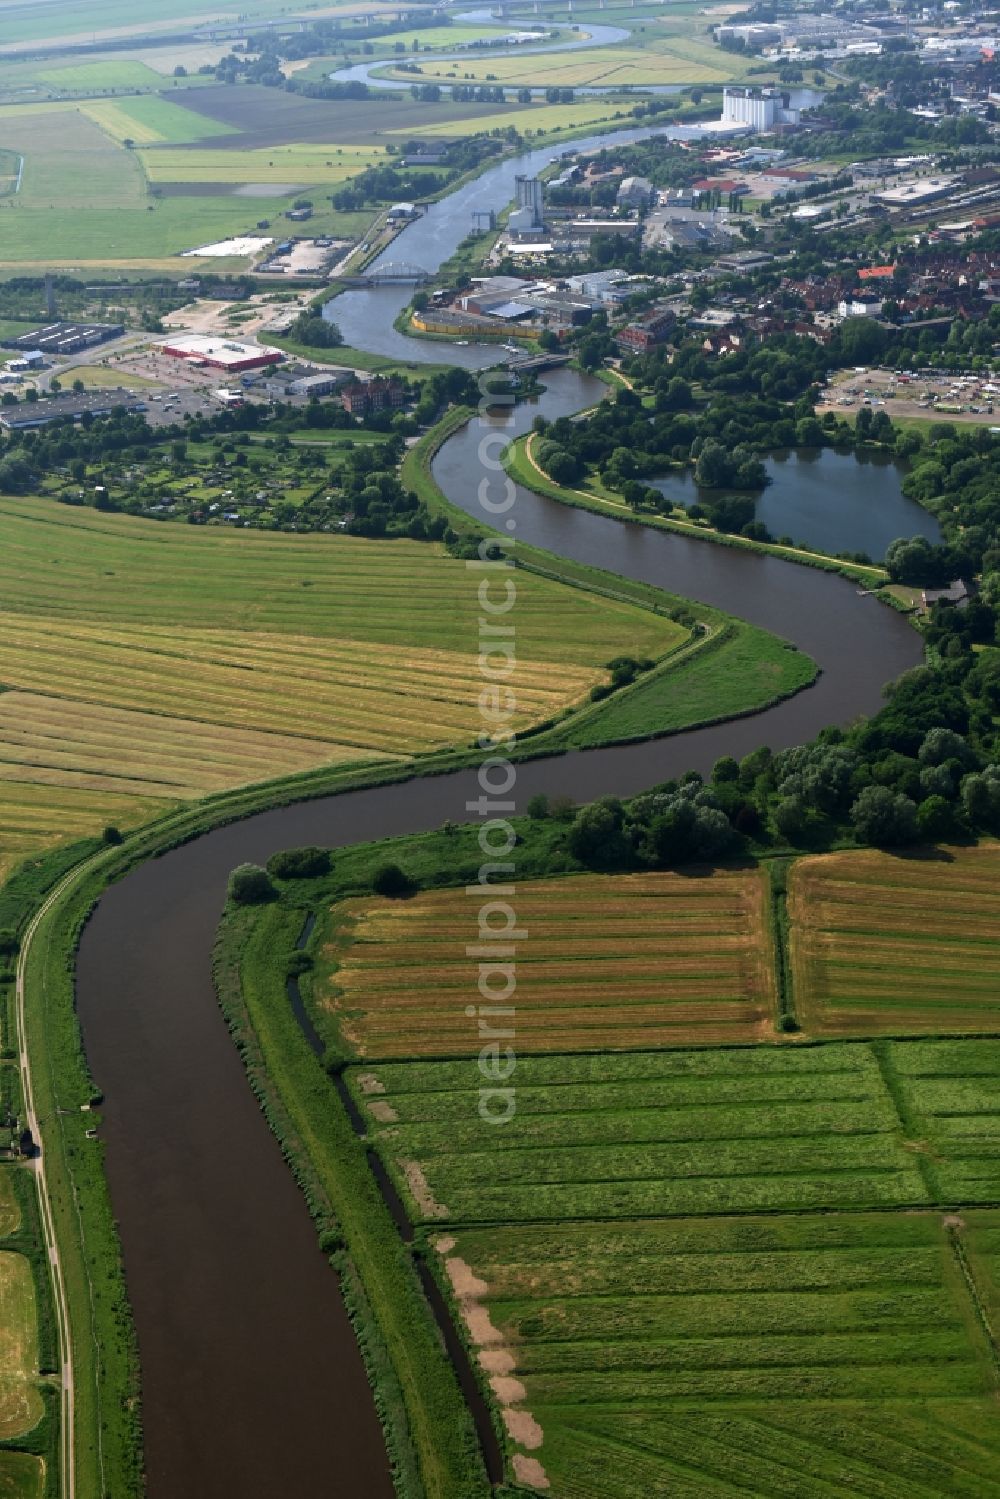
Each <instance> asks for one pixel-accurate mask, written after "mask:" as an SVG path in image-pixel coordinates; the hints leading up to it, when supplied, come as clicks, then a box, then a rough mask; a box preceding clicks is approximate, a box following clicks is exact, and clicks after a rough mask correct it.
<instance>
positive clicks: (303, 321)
mask: <svg viewBox="0 0 1000 1499" xmlns="http://www.w3.org/2000/svg"><path fill="white" fill-rule="evenodd" d="M288 336H289V338H291V339H294V341H295V342H296V343H299V344H304V345H305V347H306V348H307V349H336V348H339V347H340V345H341V344H342V343H343V342H344V339H343V335H342V334H341V331H340V329H339V328H338V327H337V324H336V323H332V322H330V321H329V319H327V318H325V317H324V316H323V314H322V313H321V312H318V311H317V310H316V309H314V308H307V309H306V310H305V311H304V312H300V313H299V315H298V317H297V318H296V319H295V321H294V323H292V324H291V326H290V327H289V329H288Z"/></svg>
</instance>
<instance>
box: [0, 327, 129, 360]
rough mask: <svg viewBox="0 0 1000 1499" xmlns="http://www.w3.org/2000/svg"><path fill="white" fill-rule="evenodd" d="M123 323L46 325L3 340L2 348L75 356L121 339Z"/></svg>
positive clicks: (123, 329)
mask: <svg viewBox="0 0 1000 1499" xmlns="http://www.w3.org/2000/svg"><path fill="white" fill-rule="evenodd" d="M124 332H125V325H124V323H46V324H45V326H44V327H42V328H34V329H33V330H32V331H31V332H30V333H22V334H20V335H19V336H18V337H17V338H12V339H4V341H3V342H4V348H7V349H31V350H32V351H35V350H41V352H42V353H43V354H79V352H80V350H81V349H92V348H94V347H96V345H97V344H103V343H108V342H109V340H110V339H112V338H121V336H122V334H123V333H124Z"/></svg>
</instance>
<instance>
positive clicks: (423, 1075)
mask: <svg viewBox="0 0 1000 1499" xmlns="http://www.w3.org/2000/svg"><path fill="white" fill-rule="evenodd" d="M466 992H467V993H474V986H473V984H472V983H471V982H470V984H469V986H468V988H467V991H466ZM463 1013H464V1012H463ZM467 1023H468V1035H469V1041H468V1052H467V1056H468V1055H471V1056H472V1057H473V1058H474V1057H475V1055H476V1053H477V1052H478V1049H479V1046H480V1045H482V1044H483V1043H481V1042H480V1041H479V1039H478V1036H477V1033H476V1028H475V1024H474V1021H469V1022H467ZM513 1023H514V1029H515V1032H516V1037H515V1039H514V1040H513V1041H510V1040H506V1039H504V1040H501V1041H500V1042H499V1043H494V1045H497V1044H499V1046H500V1048H501V1060H502V1059H503V1055H504V1053H503V1051H502V1048H503V1047H504V1046H506V1045H515V1046H516V1048H517V1050H518V1051H520V1035H519V1020H518V1019H517V1018H516V1019H515V1021H514V1022H513ZM514 1077H515V1082H516V1114H515V1117H514V1118H513V1119H511V1120H510V1121H509V1122H508V1123H506V1124H505V1125H504V1126H503V1128H502V1129H500V1128H498V1127H497V1126H496V1125H493V1124H489V1123H484V1122H483V1120H482V1119H481V1118H480V1116H479V1113H478V1108H477V1096H478V1090H479V1088H480V1086H481V1085H482V1083H483V1079H482V1077H481V1076H480V1073H479V1070H478V1067H477V1066H476V1065H475V1064H474V1061H470V1060H468V1059H466V1060H464V1061H461V1062H409V1063H406V1062H387V1063H376V1062H371V1063H369V1064H368V1066H367V1069H366V1070H365V1071H364V1072H363V1073H360V1074H353V1073H352V1086H354V1087H355V1088H356V1090H357V1093H358V1096H359V1097H360V1098H361V1099H362V1100H368V1102H369V1103H374V1104H377V1117H378V1118H379V1119H381V1120H383V1121H384V1122H383V1123H380V1124H378V1125H376V1126H375V1127H374V1129H375V1138H376V1141H377V1143H378V1146H379V1149H380V1150H381V1151H382V1153H383V1154H384V1156H385V1158H386V1163H387V1166H388V1168H389V1170H390V1172H391V1173H392V1174H393V1176H394V1178H395V1179H396V1181H397V1183H398V1186H399V1188H400V1191H401V1192H402V1193H403V1194H404V1199H405V1200H406V1201H407V1202H408V1203H409V1204H410V1205H411V1208H412V1211H413V1212H414V1216H415V1218H416V1220H417V1221H427V1222H430V1221H434V1220H436V1219H441V1220H452V1221H455V1222H459V1223H475V1222H478V1223H504V1222H511V1221H514V1222H537V1221H549V1222H551V1221H553V1220H561V1219H573V1218H631V1217H637V1216H639V1217H647V1216H649V1217H652V1216H665V1215H669V1216H675V1215H676V1216H679V1215H685V1214H689V1213H697V1214H711V1213H731V1212H774V1211H797V1212H801V1211H807V1210H819V1209H824V1210H825V1209H838V1210H840V1211H847V1210H852V1209H858V1208H893V1207H902V1206H921V1205H926V1204H927V1203H928V1202H929V1200H930V1194H929V1189H928V1185H927V1183H926V1182H925V1180H924V1178H923V1176H922V1174H921V1171H920V1168H919V1163H918V1159H917V1154H916V1152H915V1151H913V1150H912V1149H908V1148H907V1147H906V1145H905V1143H904V1141H903V1138H902V1133H903V1132H902V1126H901V1124H900V1120H899V1117H898V1115H897V1112H896V1108H895V1105H894V1102H893V1098H892V1095H891V1093H890V1091H889V1089H888V1087H887V1085H886V1081H885V1079H884V1078H883V1075H882V1072H881V1069H880V1066H879V1061H878V1059H877V1058H876V1057H875V1056H874V1055H873V1054H872V1052H871V1051H870V1050H869V1048H868V1047H867V1046H863V1045H853V1046H852V1045H830V1046H824V1047H821V1048H801V1047H797V1046H785V1047H782V1048H780V1049H770V1048H768V1049H764V1048H758V1049H752V1048H747V1049H745V1050H722V1049H720V1050H718V1051H708V1050H706V1051H687V1052H685V1051H673V1052H669V1051H667V1052H636V1053H630V1054H623V1055H618V1056H600V1055H595V1056H592V1057H571V1056H559V1057H538V1056H534V1057H533V1056H523V1055H519V1056H518V1059H517V1068H516V1073H515V1075H514ZM918 1092H919V1090H918ZM372 1112H373V1113H375V1112H376V1111H375V1110H374V1109H373V1110H372ZM994 1164H995V1163H994ZM994 1176H995V1178H997V1181H996V1185H998V1186H1000V1172H998V1171H996V1170H995V1171H994Z"/></svg>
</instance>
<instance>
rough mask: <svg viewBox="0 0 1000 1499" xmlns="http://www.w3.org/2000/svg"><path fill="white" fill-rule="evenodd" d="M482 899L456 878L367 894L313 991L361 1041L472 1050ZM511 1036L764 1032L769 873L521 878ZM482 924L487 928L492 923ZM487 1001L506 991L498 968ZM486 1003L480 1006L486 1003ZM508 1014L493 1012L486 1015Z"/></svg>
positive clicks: (584, 1040)
mask: <svg viewBox="0 0 1000 1499" xmlns="http://www.w3.org/2000/svg"><path fill="white" fill-rule="evenodd" d="M475 922H476V905H475V902H474V900H473V899H472V898H471V897H470V896H469V895H467V894H466V893H465V891H464V890H434V891H426V892H423V893H421V894H419V895H417V896H415V897H414V898H412V899H410V900H406V901H394V900H387V899H379V898H378V897H362V898H359V899H354V900H349V901H345V902H343V903H342V904H341V905H339V906H338V907H337V908H336V909H335V910H334V911H333V912H332V913H331V925H332V936H331V940H330V941H329V943H328V944H327V946H326V948H325V952H324V958H325V963H326V967H325V977H324V980H323V982H322V997H321V1003H322V1004H323V1005H324V1007H325V1009H326V1010H327V1012H328V1013H329V1014H330V1015H331V1016H332V1017H333V1019H334V1020H335V1022H336V1024H337V1026H338V1029H339V1032H340V1036H341V1038H342V1041H343V1042H344V1044H345V1045H346V1048H347V1049H349V1050H350V1051H352V1052H354V1053H355V1054H357V1055H360V1056H365V1057H391V1056H420V1055H430V1056H435V1055H436V1056H441V1055H445V1056H447V1055H449V1054H451V1055H462V1054H465V1053H467V1051H468V1046H469V1037H470V1034H471V1033H473V1032H474V1030H475V1026H476V1023H477V1022H476V1021H475V1020H473V1021H470V1019H469V1017H468V1016H467V1014H466V1006H467V1005H468V1003H469V1000H470V972H472V973H473V978H474V977H475V974H474V968H475V965H474V962H473V960H472V959H470V957H469V956H467V954H466V946H467V945H468V944H469V942H470V941H474V940H475V933H476V927H475ZM517 923H518V927H519V928H520V929H521V931H522V932H523V937H522V938H521V939H520V940H519V941H518V942H517V943H516V947H517V949H518V962H517V973H516V986H517V995H516V1006H517V1037H518V1050H519V1051H576V1050H590V1049H597V1048H600V1049H615V1048H622V1047H637V1046H660V1045H684V1044H688V1043H693V1042H703V1043H710V1042H716V1043H719V1042H726V1041H735V1042H738V1041H753V1040H762V1039H765V1038H769V1037H771V1036H772V1035H773V1016H774V1006H775V996H774V979H773V965H772V961H771V944H770V935H769V924H768V898H767V891H766V878H765V876H764V874H763V873H762V872H761V871H759V870H756V869H753V870H744V871H738V872H734V873H725V874H714V875H707V874H705V872H701V873H700V874H699V873H697V872H692V871H688V872H686V873H685V874H683V875H680V874H641V875H639V874H636V875H619V876H599V875H589V876H588V875H584V876H572V877H570V878H568V879H556V880H537V881H531V882H527V883H525V882H522V883H520V884H519V885H518V887H517ZM487 940H488V939H487ZM487 982H488V989H489V998H486V999H481V1000H480V1002H481V1003H483V1004H486V1005H489V1004H491V1003H494V1002H495V1003H496V1004H498V1005H503V1004H505V1003H508V1002H510V1001H509V996H507V994H506V993H505V991H506V989H507V988H508V987H509V984H510V979H509V977H508V976H507V973H506V972H505V971H503V969H502V968H501V969H499V970H498V971H497V973H496V974H495V975H494V976H493V977H492V978H489V977H488V980H487ZM485 1013H486V1012H485V1011H484V1014H485ZM494 1023H495V1025H497V1026H500V1027H502V1026H503V1023H504V1022H503V1017H502V1016H499V1017H498V1018H496V1019H495V1021H494Z"/></svg>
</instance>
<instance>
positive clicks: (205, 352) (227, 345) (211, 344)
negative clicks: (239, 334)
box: [160, 336, 285, 374]
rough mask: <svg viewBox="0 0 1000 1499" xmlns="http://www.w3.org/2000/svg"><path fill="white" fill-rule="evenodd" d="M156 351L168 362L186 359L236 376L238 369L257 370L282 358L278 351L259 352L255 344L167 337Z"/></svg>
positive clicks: (259, 348) (265, 350)
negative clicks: (168, 358)
mask: <svg viewBox="0 0 1000 1499" xmlns="http://www.w3.org/2000/svg"><path fill="white" fill-rule="evenodd" d="M160 352H161V353H163V354H169V355H170V356H171V358H172V359H190V360H192V361H193V362H194V363H195V364H207V365H209V366H210V367H211V368H212V369H215V370H226V371H227V372H228V373H230V374H238V373H239V372H240V371H241V370H259V369H262V368H263V367H264V366H265V365H268V364H280V363H281V361H282V360H283V359H284V357H285V356H284V354H282V353H281V352H280V351H279V350H278V349H262V348H261V346H260V345H259V344H242V343H235V342H234V341H233V340H232V339H231V338H199V337H195V336H192V337H190V338H185V337H181V338H171V339H169V340H168V341H167V342H166V343H162V344H161V345H160Z"/></svg>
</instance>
